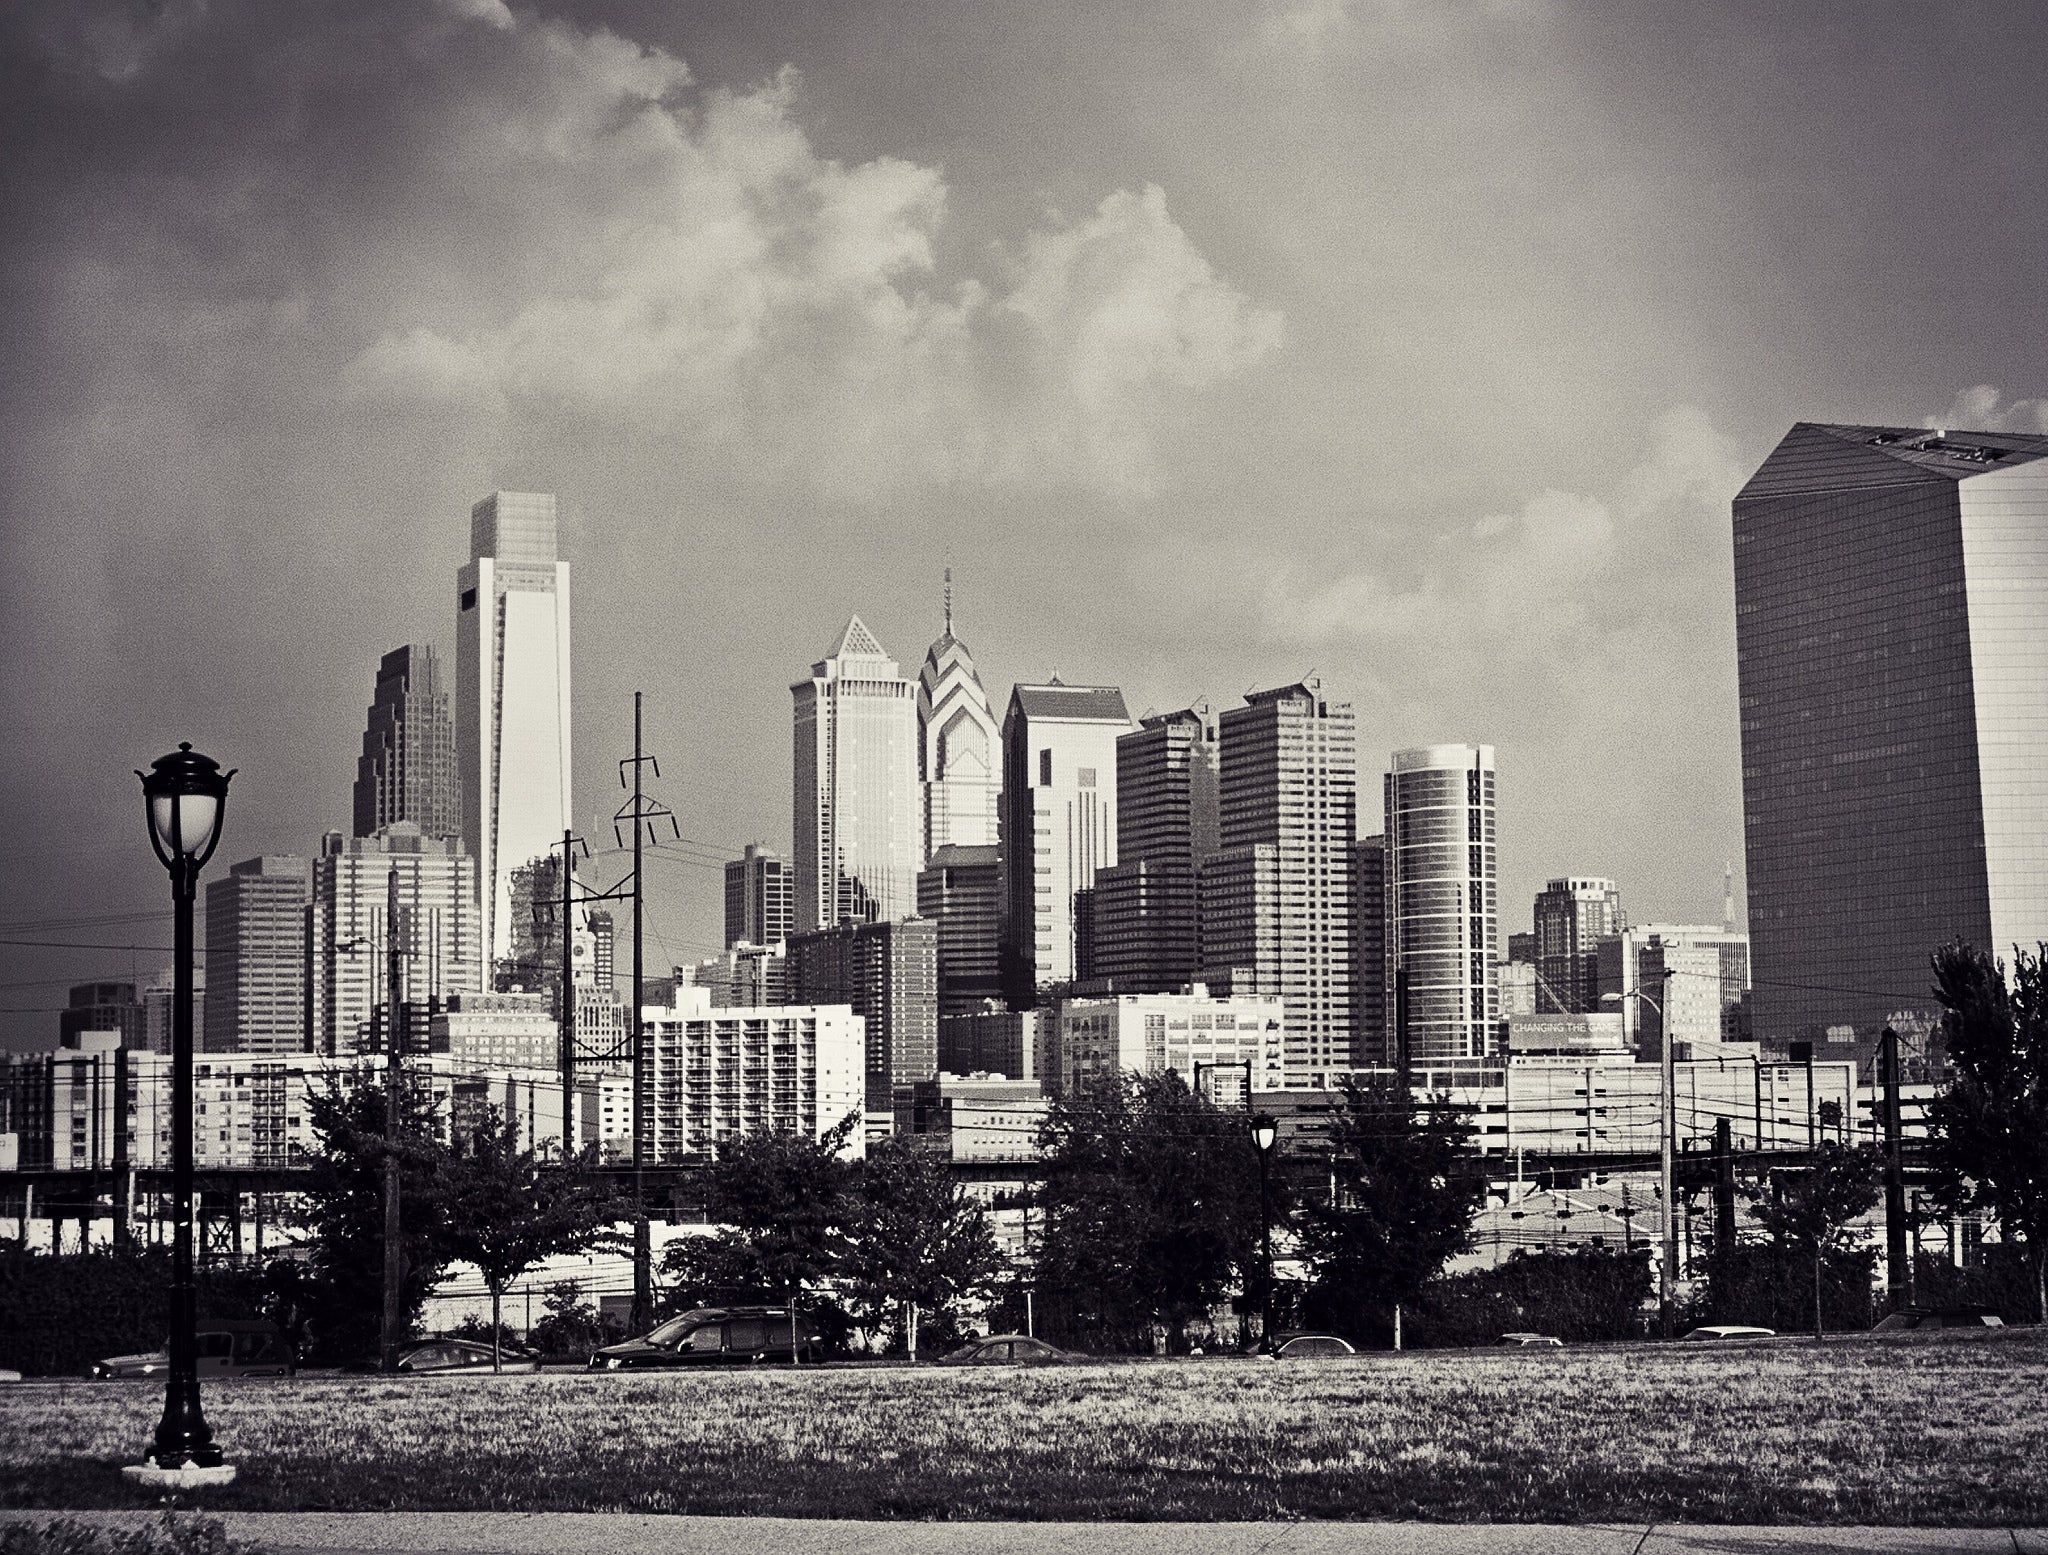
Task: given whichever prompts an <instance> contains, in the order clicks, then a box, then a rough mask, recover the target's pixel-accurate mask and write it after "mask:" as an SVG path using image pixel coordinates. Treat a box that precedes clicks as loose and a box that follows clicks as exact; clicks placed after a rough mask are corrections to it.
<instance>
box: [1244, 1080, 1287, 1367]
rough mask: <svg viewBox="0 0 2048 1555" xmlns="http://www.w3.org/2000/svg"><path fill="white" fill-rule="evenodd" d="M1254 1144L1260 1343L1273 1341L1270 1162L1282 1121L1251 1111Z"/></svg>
mask: <svg viewBox="0 0 2048 1555" xmlns="http://www.w3.org/2000/svg"><path fill="white" fill-rule="evenodd" d="M1247 1095H1249V1093H1247ZM1251 1124H1252V1146H1253V1148H1254V1149H1256V1150H1257V1151H1258V1152H1259V1343H1261V1344H1271V1343H1272V1342H1273V1208H1272V1201H1271V1199H1270V1198H1269V1197H1268V1196H1267V1192H1266V1179H1267V1172H1268V1163H1269V1162H1270V1161H1271V1159H1272V1156H1273V1145H1274V1143H1275V1141H1277V1140H1278V1139H1279V1137H1280V1125H1279V1123H1278V1122H1276V1121H1275V1120H1274V1119H1273V1118H1272V1117H1271V1116H1269V1115H1268V1114H1266V1113H1263V1112H1255V1113H1253V1114H1252V1120H1251Z"/></svg>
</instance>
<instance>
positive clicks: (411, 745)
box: [355, 643, 462, 837]
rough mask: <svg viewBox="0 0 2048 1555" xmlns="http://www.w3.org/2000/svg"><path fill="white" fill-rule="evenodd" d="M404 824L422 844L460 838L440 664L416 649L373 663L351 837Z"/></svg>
mask: <svg viewBox="0 0 2048 1555" xmlns="http://www.w3.org/2000/svg"><path fill="white" fill-rule="evenodd" d="M398 821H410V822H412V823H413V825H415V826H417V827H418V828H419V829H420V832H421V834H422V835H423V836H428V837H460V836H461V835H462V800H461V795H460V791H459V789H458V788H457V786H456V780H455V719H454V715H453V714H452V713H451V711H450V710H449V706H448V690H447V687H446V686H445V685H443V684H442V680H441V662H440V660H439V658H438V657H436V655H435V653H434V650H433V649H432V648H430V647H427V646H426V645H424V644H422V643H411V644H408V645H407V646H405V647H403V648H393V649H392V650H391V651H390V652H389V653H387V654H385V655H384V657H383V658H382V659H381V660H379V661H378V664H377V687H376V690H375V692H374V693H373V695H372V700H371V702H370V717H369V726H368V727H367V728H366V729H365V730H364V731H363V753H362V755H361V756H360V757H358V758H357V760H356V787H355V835H356V836H358V837H367V836H369V835H370V834H371V833H372V832H374V831H376V830H377V829H378V828H379V827H382V826H390V825H392V824H393V823H395V822H398Z"/></svg>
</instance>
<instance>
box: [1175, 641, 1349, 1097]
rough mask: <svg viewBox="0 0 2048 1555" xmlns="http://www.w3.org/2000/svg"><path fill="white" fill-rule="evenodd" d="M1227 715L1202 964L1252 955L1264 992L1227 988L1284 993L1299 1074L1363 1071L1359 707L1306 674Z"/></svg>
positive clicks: (1206, 879) (1233, 966) (1230, 964)
mask: <svg viewBox="0 0 2048 1555" xmlns="http://www.w3.org/2000/svg"><path fill="white" fill-rule="evenodd" d="M1218 722H1219V730H1220V738H1221V760H1220V764H1219V776H1220V782H1219V805H1218V813H1219V821H1220V833H1221V835H1220V838H1219V841H1220V843H1221V851H1219V852H1218V853H1217V854H1216V855H1215V856H1214V857H1213V858H1212V859H1211V860H1210V861H1209V862H1208V863H1207V864H1206V865H1205V866H1204V869H1203V876H1202V888H1201V891H1202V922H1203V934H1204V936H1205V944H1204V949H1203V955H1202V959H1203V962H1204V963H1205V964H1206V965H1208V966H1211V967H1215V968H1217V969H1219V970H1223V969H1226V968H1227V969H1230V970H1233V971H1239V970H1242V969H1243V968H1244V966H1245V964H1246V961H1247V959H1249V962H1250V965H1251V967H1252V969H1253V971H1254V973H1255V976H1256V978H1257V981H1258V986H1257V988H1256V989H1252V988H1245V987H1240V986H1239V981H1240V979H1239V978H1237V977H1233V979H1232V984H1231V987H1232V992H1233V993H1239V994H1249V993H1254V992H1255V993H1259V994H1264V995H1269V996H1270V995H1274V994H1277V995H1279V997H1280V1001H1281V1003H1282V1005H1283V1006H1284V1007H1285V1009H1286V1012H1287V1014H1286V1037H1287V1040H1286V1062H1287V1073H1288V1075H1289V1077H1290V1078H1291V1079H1293V1080H1295V1081H1296V1082H1297V1083H1299V1082H1305V1081H1306V1082H1314V1081H1316V1080H1317V1079H1318V1077H1319V1076H1321V1075H1324V1074H1327V1073H1329V1072H1331V1071H1335V1070H1346V1069H1355V1068H1358V1067H1359V1066H1360V1065H1361V1064H1363V1063H1365V1062H1367V1061H1368V1060H1369V1058H1370V1057H1371V1056H1373V1055H1370V1054H1367V1053H1365V1052H1362V1051H1361V1045H1360V1043H1359V1041H1358V1030H1357V1027H1356V1024H1355V1022H1354V1019H1353V1009H1352V1000H1353V998H1354V997H1355V996H1356V992H1357V990H1356V988H1355V986H1354V984H1355V979H1354V976H1353V971H1352V961H1351V957H1352V953H1353V945H1352V912H1353V908H1354V897H1355V894H1356V889H1357V888H1356V881H1355V878H1354V872H1355V870H1356V868H1357V862H1358V861H1357V858H1356V851H1357V846H1358V727H1357V722H1356V720H1355V719H1354V717H1353V715H1352V711H1351V704H1350V703H1349V702H1339V701H1334V700H1332V699H1331V698H1330V696H1329V695H1328V693H1327V690H1326V688H1325V687H1324V685H1323V682H1322V679H1321V677H1319V676H1315V675H1311V676H1309V677H1307V678H1306V679H1304V680H1301V681H1298V682H1296V683H1295V684H1293V685H1291V686H1280V687H1276V688H1275V689H1273V690H1271V691H1254V692H1252V693H1251V694H1250V695H1249V696H1248V697H1247V698H1246V699H1245V705H1244V706H1243V707H1234V708H1231V709H1230V710H1229V711H1228V712H1226V713H1224V714H1223V716H1222V718H1221V719H1220V720H1219V721H1218ZM1212 922H1213V925H1214V927H1213V928H1212ZM1226 946H1228V947H1230V950H1229V951H1228V952H1226V950H1225V948H1224V947H1226ZM1247 948H1248V949H1249V950H1250V952H1251V954H1250V956H1249V958H1247V957H1246V954H1245V951H1246V949H1247Z"/></svg>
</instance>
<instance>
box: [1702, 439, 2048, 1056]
mask: <svg viewBox="0 0 2048 1555" xmlns="http://www.w3.org/2000/svg"><path fill="white" fill-rule="evenodd" d="M2044 455H2048V437H2024V436H2017V435H2014V434H2009V433H1993V432H1929V431H1925V430H1919V429H1913V428H1896V427H1857V426H1829V425H1814V424H1811V423H1805V422H1802V423H1800V424H1799V425H1797V426H1795V427H1793V428H1792V430H1791V431H1790V432H1788V433H1786V435H1785V438H1784V440H1783V441H1782V442H1780V443H1779V444H1778V446H1777V448H1776V449H1775V450H1774V451H1773V452H1772V454H1771V456H1770V457H1769V458H1768V459H1766V460H1765V461H1764V463H1763V464H1762V466H1761V467H1759V468H1758V470H1757V472H1756V473H1755V474H1754V475H1753V476H1751V477H1750V479H1749V482H1748V484H1747V485H1745V486H1744V487H1743V488H1742V490H1741V491H1740V492H1738V493H1737V494H1736V497H1735V502H1734V530H1735V536H1734V538H1735V609H1736V615H1735V639H1736V659H1737V669H1738V677H1739V681H1740V689H1741V697H1742V807H1743V826H1744V832H1745V841H1746V845H1747V855H1748V865H1749V929H1750V935H1751V950H1752V958H1753V971H1754V977H1755V984H1756V987H1755V993H1754V997H1753V1003H1752V1011H1753V1024H1754V1029H1755V1032H1756V1035H1757V1036H1759V1037H1761V1038H1764V1039H1766V1040H1773V1041H1777V1040H1783V1039H1785V1038H1787V1037H1791V1036H1796V1035H1799V1034H1801V1033H1802V1032H1808V1033H1809V1034H1811V1029H1812V1028H1824V1027H1827V1026H1836V1025H1847V1026H1853V1027H1854V1028H1855V1029H1856V1031H1857V1033H1858V1035H1859V1036H1864V1037H1867V1036H1869V1035H1870V1034H1872V1033H1873V1032H1875V1031H1877V1030H1879V1029H1881V1028H1882V1026H1883V1024H1884V1023H1885V1021H1886V1018H1887V1017H1888V1016H1889V1015H1890V1014H1891V1013H1893V1012H1894V1011H1898V1010H1901V1009H1909V1008H1920V1009H1925V1008H1927V1007H1929V1006H1930V1005H1931V1004H1932V999H1931V996H1930V995H1929V993H1928V982H1929V976H1928V970H1927V959H1928V955H1929V953H1930V952H1931V951H1932V950H1933V949H1934V948H1935V947H1936V946H1937V945H1940V944H1942V943H1944V942H1945V941H1948V940H1951V939H1955V938H1961V939H1964V940H1967V941H1970V942H1971V943H1973V944H1976V945H1980V946H1983V947H1984V948H1986V949H1988V950H1991V951H1994V952H1997V953H2000V954H2003V955H2007V956H2009V955H2010V954H2011V951H2012V947H2013V946H2014V945H2016V944H2017V945H2020V946H2032V945H2034V944H2035V943H2036V942H2037V941H2038V940H2040V939H2042V938H2048V827H2044V826H2043V825H2042V819H2043V817H2044V816H2048V689H2044V688H2048V460H2044V458H2043V456H2044Z"/></svg>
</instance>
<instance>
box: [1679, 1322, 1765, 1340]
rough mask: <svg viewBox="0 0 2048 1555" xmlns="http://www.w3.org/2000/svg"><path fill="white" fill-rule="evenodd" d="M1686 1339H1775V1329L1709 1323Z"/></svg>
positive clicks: (1696, 1329) (1688, 1335)
mask: <svg viewBox="0 0 2048 1555" xmlns="http://www.w3.org/2000/svg"><path fill="white" fill-rule="evenodd" d="M1685 1337H1686V1338H1688V1339H1775V1338H1777V1337H1778V1331H1777V1330H1776V1329H1775V1328H1750V1327H1747V1326H1745V1325H1744V1324H1741V1323H1709V1324H1708V1325H1707V1326H1706V1327H1704V1328H1695V1329H1694V1330H1693V1331H1692V1332H1691V1333H1689V1334H1687V1335H1686V1336H1685Z"/></svg>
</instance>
